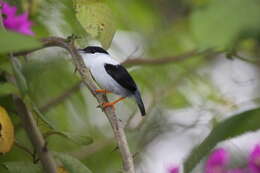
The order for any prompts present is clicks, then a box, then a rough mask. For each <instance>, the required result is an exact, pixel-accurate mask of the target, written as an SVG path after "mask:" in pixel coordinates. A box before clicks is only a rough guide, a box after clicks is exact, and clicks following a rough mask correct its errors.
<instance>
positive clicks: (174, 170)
mask: <svg viewBox="0 0 260 173" xmlns="http://www.w3.org/2000/svg"><path fill="white" fill-rule="evenodd" d="M168 173H179V167H170V168H169V169H168Z"/></svg>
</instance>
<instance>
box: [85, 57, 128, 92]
mask: <svg viewBox="0 0 260 173" xmlns="http://www.w3.org/2000/svg"><path fill="white" fill-rule="evenodd" d="M82 56H83V60H84V62H85V64H86V66H87V67H88V68H89V69H90V72H91V74H92V75H93V77H94V78H95V80H96V82H97V83H98V84H99V85H100V87H101V88H103V89H106V90H108V91H111V92H113V93H115V94H118V95H121V96H127V95H128V94H129V93H128V91H127V90H126V89H124V88H123V87H122V86H121V85H120V84H118V83H117V82H116V81H115V80H114V79H113V78H112V77H111V76H110V75H109V74H108V73H107V72H106V69H105V67H104V65H105V64H113V65H118V64H119V63H118V62H117V61H115V60H113V59H112V58H110V56H109V55H106V54H100V53H96V54H91V55H89V56H88V54H86V55H82Z"/></svg>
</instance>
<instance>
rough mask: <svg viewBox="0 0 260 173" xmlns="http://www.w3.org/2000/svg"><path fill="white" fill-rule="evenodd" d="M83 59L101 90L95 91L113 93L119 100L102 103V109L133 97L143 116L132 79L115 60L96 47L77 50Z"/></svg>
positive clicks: (140, 101)
mask: <svg viewBox="0 0 260 173" xmlns="http://www.w3.org/2000/svg"><path fill="white" fill-rule="evenodd" d="M78 51H79V53H80V54H81V56H82V57H83V60H84V63H85V65H86V66H87V67H88V68H89V69H90V72H91V74H92V76H93V78H94V79H95V81H96V82H97V83H98V84H99V85H100V87H101V88H102V89H100V90H96V92H101V93H115V94H117V95H120V96H121V98H119V99H118V100H116V101H114V102H108V103H103V107H104V108H105V107H108V106H113V105H114V104H116V103H117V102H119V101H121V100H123V99H125V98H126V97H129V96H130V97H133V98H134V99H135V101H136V103H137V105H138V107H139V109H140V112H141V114H142V115H145V107H144V104H143V101H142V98H141V95H140V92H139V90H138V87H137V86H136V83H135V82H134V80H133V78H132V77H131V76H130V74H129V73H128V72H127V70H126V69H125V68H124V67H123V66H121V65H120V64H119V63H118V62H117V61H116V60H114V59H112V58H111V56H110V55H109V53H108V52H107V51H106V50H104V49H103V48H101V47H98V46H88V47H86V48H84V49H78Z"/></svg>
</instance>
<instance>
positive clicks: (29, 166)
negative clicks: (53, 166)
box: [2, 161, 42, 173]
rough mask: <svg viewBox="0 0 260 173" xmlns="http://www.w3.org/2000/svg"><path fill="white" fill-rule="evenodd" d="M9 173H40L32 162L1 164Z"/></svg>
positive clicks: (38, 167)
mask: <svg viewBox="0 0 260 173" xmlns="http://www.w3.org/2000/svg"><path fill="white" fill-rule="evenodd" d="M2 164H3V165H4V166H5V167H6V168H7V169H8V171H9V173H42V170H41V168H40V166H39V165H37V164H33V163H32V162H22V161H19V162H18V161H16V162H5V163H2Z"/></svg>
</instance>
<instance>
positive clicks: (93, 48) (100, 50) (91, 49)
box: [79, 46, 109, 55]
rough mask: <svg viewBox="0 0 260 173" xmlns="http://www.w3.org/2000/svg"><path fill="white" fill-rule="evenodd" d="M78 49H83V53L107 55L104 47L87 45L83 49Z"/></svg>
mask: <svg viewBox="0 0 260 173" xmlns="http://www.w3.org/2000/svg"><path fill="white" fill-rule="evenodd" d="M79 50H81V51H84V52H85V53H93V54H94V53H104V54H107V55H109V54H108V52H107V51H106V50H105V49H103V48H102V47H98V46H88V47H86V48H84V49H79Z"/></svg>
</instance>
